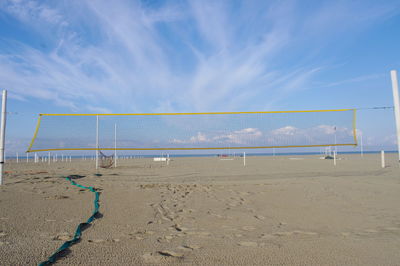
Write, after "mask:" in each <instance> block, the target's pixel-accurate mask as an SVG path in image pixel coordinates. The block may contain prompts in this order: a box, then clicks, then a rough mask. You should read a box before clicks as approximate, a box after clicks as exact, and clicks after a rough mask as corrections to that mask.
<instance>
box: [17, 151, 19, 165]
mask: <svg viewBox="0 0 400 266" xmlns="http://www.w3.org/2000/svg"><path fill="white" fill-rule="evenodd" d="M17 163H19V156H18V152H17Z"/></svg>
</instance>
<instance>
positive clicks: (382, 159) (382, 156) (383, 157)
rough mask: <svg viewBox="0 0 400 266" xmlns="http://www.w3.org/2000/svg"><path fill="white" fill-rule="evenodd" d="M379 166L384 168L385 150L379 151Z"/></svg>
mask: <svg viewBox="0 0 400 266" xmlns="http://www.w3.org/2000/svg"><path fill="white" fill-rule="evenodd" d="M381 166H382V168H385V151H381Z"/></svg>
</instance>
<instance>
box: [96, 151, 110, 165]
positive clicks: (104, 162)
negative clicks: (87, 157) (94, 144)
mask: <svg viewBox="0 0 400 266" xmlns="http://www.w3.org/2000/svg"><path fill="white" fill-rule="evenodd" d="M99 155H100V167H101V168H111V166H113V165H114V156H113V155H109V156H107V155H105V154H104V153H103V152H102V151H99Z"/></svg>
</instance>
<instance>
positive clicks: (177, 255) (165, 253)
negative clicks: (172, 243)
mask: <svg viewBox="0 0 400 266" xmlns="http://www.w3.org/2000/svg"><path fill="white" fill-rule="evenodd" d="M158 254H160V255H163V256H165V257H174V258H183V256H184V255H183V253H179V252H175V251H169V250H163V251H158Z"/></svg>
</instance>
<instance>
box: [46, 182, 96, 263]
mask: <svg viewBox="0 0 400 266" xmlns="http://www.w3.org/2000/svg"><path fill="white" fill-rule="evenodd" d="M77 177H78V176H76V175H70V176H67V177H65V179H67V180H68V181H69V182H70V183H71V184H72V185H74V186H77V187H79V188H83V189H87V190H89V191H90V192H93V193H94V194H95V199H94V210H93V213H92V216H90V217H89V219H87V221H86V222H84V223H80V224H79V225H78V227H77V228H76V231H75V235H74V237H73V238H72V239H71V240H68V241H65V242H64V244H62V245H61V247H59V248H58V249H57V250H56V252H54V253H53V255H51V256H50V257H49V258H48V259H47V260H46V261H43V262H41V263H40V264H39V266H44V265H50V264H53V263H54V262H56V260H57V259H58V258H59V257H61V256H62V254H63V252H64V251H65V250H66V249H68V248H69V247H70V246H72V245H74V244H76V243H77V242H79V240H80V239H81V235H82V231H83V230H84V229H85V227H86V226H88V225H89V224H90V223H91V222H92V221H93V220H94V219H96V216H97V215H98V214H99V195H100V193H99V192H97V191H96V190H95V189H94V188H93V187H85V186H82V185H80V184H78V183H76V182H75V181H73V180H72V179H73V178H77Z"/></svg>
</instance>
